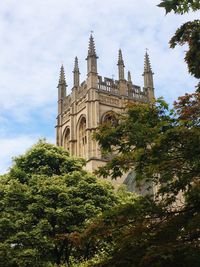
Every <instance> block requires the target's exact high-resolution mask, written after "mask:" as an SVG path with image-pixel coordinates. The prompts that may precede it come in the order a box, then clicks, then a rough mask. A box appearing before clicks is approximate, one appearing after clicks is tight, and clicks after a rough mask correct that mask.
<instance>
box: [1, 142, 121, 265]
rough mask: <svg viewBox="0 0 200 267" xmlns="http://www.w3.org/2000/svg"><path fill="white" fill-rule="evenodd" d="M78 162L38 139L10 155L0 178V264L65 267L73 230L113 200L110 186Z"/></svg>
mask: <svg viewBox="0 0 200 267" xmlns="http://www.w3.org/2000/svg"><path fill="white" fill-rule="evenodd" d="M83 164H84V160H82V159H75V158H72V157H69V154H68V152H66V151H64V150H63V149H62V148H60V147H56V146H54V145H51V144H47V143H46V142H44V141H39V142H38V143H37V144H36V145H34V146H33V147H32V148H31V149H30V150H29V151H27V152H26V153H25V154H24V155H22V156H19V157H17V158H15V160H14V164H13V166H12V167H11V169H10V171H9V173H8V174H6V175H3V176H1V177H0V203H1V205H0V206H1V216H0V233H1V234H0V236H1V237H0V241H1V243H0V259H1V262H0V266H4V267H28V266H30V267H32V266H37V267H40V266H45V267H46V266H48V264H50V263H56V264H61V263H65V264H67V266H70V256H71V255H77V253H78V251H77V250H76V248H75V247H74V245H73V244H74V238H75V237H76V233H79V232H81V231H83V229H84V227H85V224H86V222H88V220H90V219H91V218H93V217H94V216H97V215H98V214H100V213H101V212H102V211H105V210H108V209H109V208H110V207H112V206H113V205H115V203H117V197H116V196H115V195H114V193H113V189H112V186H111V185H110V184H108V183H105V182H102V181H97V179H96V178H95V177H94V176H92V175H90V174H88V173H87V172H85V171H83V169H82V167H83ZM84 253H88V252H87V251H82V257H84V256H85V254H84Z"/></svg>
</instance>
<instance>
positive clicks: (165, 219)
mask: <svg viewBox="0 0 200 267" xmlns="http://www.w3.org/2000/svg"><path fill="white" fill-rule="evenodd" d="M199 101H200V98H199V93H194V94H192V95H186V96H184V97H180V98H179V100H178V101H177V102H176V103H175V108H174V110H169V109H168V106H167V105H166V103H165V102H164V101H162V100H158V102H157V103H154V104H133V105H130V106H129V109H128V111H127V114H125V115H124V116H122V117H120V119H119V123H118V125H117V126H116V125H115V127H112V125H109V127H108V125H102V126H101V127H100V128H99V131H98V132H97V134H96V138H97V139H98V141H99V142H100V144H101V146H102V148H103V149H104V153H106V152H108V153H110V152H111V153H112V152H114V153H112V155H113V158H112V159H111V160H110V161H109V162H108V164H107V165H106V167H104V168H101V169H100V171H99V173H100V174H103V175H104V176H106V175H112V177H113V178H115V177H117V176H118V175H121V174H122V173H123V172H124V171H127V170H128V169H129V168H134V170H135V172H136V179H137V181H138V183H140V181H147V182H152V183H153V185H154V186H156V187H157V193H156V194H155V195H154V198H152V196H146V197H140V198H138V199H137V200H136V201H134V202H133V203H128V204H126V205H121V206H120V207H119V206H117V207H115V208H114V209H113V210H112V212H109V213H105V214H104V215H103V216H101V217H100V218H99V219H98V220H95V221H94V223H93V224H91V226H90V227H88V229H87V231H86V233H87V238H88V237H90V236H91V237H93V238H94V239H97V240H99V241H101V240H102V239H107V240H109V241H108V242H110V244H112V246H111V249H110V250H109V251H106V250H105V253H104V254H103V256H101V259H99V261H98V262H97V263H95V264H94V263H90V262H88V265H86V266H99V267H100V266H101V267H108V266H109V267H114V266H115V267H122V266H127V267H129V266H130V267H132V266H141V267H147V266H148V267H151V266H152V267H153V266H158V267H165V266H177V267H182V266H185V267H186V266H199V264H200V258H199V255H200V243H199V239H200V229H199V225H200V183H199V177H200V121H199V118H200V116H199V115H200V112H199V111H200V110H199V106H200V105H199V104H200V102H199Z"/></svg>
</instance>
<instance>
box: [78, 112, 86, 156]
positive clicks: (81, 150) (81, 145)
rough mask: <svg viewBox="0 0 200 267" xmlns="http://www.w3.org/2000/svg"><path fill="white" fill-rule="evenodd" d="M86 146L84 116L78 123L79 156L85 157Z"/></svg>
mask: <svg viewBox="0 0 200 267" xmlns="http://www.w3.org/2000/svg"><path fill="white" fill-rule="evenodd" d="M86 146H87V135H86V118H85V117H82V118H81V120H80V123H79V156H80V157H85V154H86Z"/></svg>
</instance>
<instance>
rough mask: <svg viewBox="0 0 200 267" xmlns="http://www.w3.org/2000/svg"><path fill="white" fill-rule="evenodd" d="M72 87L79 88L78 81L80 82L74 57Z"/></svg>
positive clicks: (76, 61) (76, 60) (76, 59)
mask: <svg viewBox="0 0 200 267" xmlns="http://www.w3.org/2000/svg"><path fill="white" fill-rule="evenodd" d="M73 74H74V86H76V87H78V86H79V81H80V72H79V66H78V58H77V57H75V61H74V70H73Z"/></svg>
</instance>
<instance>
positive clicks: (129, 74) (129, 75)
mask: <svg viewBox="0 0 200 267" xmlns="http://www.w3.org/2000/svg"><path fill="white" fill-rule="evenodd" d="M128 82H129V83H132V79H131V72H130V71H128Z"/></svg>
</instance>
